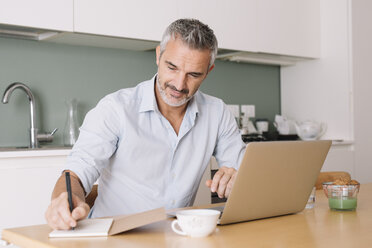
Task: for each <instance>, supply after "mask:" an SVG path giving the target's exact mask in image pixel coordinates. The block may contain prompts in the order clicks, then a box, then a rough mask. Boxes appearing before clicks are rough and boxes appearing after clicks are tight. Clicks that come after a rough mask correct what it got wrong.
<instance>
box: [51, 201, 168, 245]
mask: <svg viewBox="0 0 372 248" xmlns="http://www.w3.org/2000/svg"><path fill="white" fill-rule="evenodd" d="M165 219H166V215H165V209H164V208H157V209H153V210H150V211H146V212H141V213H136V214H129V215H120V216H114V217H112V218H100V219H85V220H81V221H79V222H78V224H77V226H76V227H75V230H54V231H52V232H50V233H49V237H50V238H67V237H98V236H111V235H115V234H118V233H122V232H125V231H128V230H131V229H134V228H136V227H140V226H144V225H147V224H151V223H154V222H157V221H161V220H165Z"/></svg>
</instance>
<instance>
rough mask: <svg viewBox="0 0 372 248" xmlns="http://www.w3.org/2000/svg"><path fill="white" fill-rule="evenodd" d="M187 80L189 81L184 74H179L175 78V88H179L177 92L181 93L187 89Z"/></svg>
mask: <svg viewBox="0 0 372 248" xmlns="http://www.w3.org/2000/svg"><path fill="white" fill-rule="evenodd" d="M186 80H187V77H186V75H185V74H183V73H178V74H177V77H176V78H175V80H174V83H173V84H174V86H175V87H176V88H177V90H179V91H181V90H183V89H185V86H186Z"/></svg>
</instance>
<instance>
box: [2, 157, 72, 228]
mask: <svg viewBox="0 0 372 248" xmlns="http://www.w3.org/2000/svg"><path fill="white" fill-rule="evenodd" d="M37 152H38V151H35V152H34V151H25V152H23V155H22V156H21V157H16V156H10V157H5V156H3V153H2V154H0V155H2V157H1V158H0V195H1V204H0V220H1V221H0V230H1V229H4V228H11V227H17V226H25V225H36V224H43V223H46V221H45V219H44V213H45V211H46V209H47V207H48V205H49V203H50V199H51V194H52V191H53V188H54V185H55V183H56V181H57V179H58V177H59V176H60V174H61V171H62V169H63V166H64V163H65V160H66V157H67V155H66V153H67V152H68V151H65V152H64V153H65V154H63V153H62V154H61V152H59V151H58V152H57V153H56V154H58V155H47V156H44V155H40V156H39V155H37V154H36V155H35V153H37ZM40 152H42V151H40ZM27 153H29V154H30V156H28V155H27Z"/></svg>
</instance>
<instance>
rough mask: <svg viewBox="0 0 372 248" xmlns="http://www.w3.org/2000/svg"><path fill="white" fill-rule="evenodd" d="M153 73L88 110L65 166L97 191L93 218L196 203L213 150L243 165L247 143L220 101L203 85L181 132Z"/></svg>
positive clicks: (221, 159) (224, 162)
mask: <svg viewBox="0 0 372 248" xmlns="http://www.w3.org/2000/svg"><path fill="white" fill-rule="evenodd" d="M154 79H155V77H154V78H152V79H151V80H149V81H145V82H142V83H140V84H138V85H137V86H136V87H134V88H129V89H122V90H119V91H117V92H115V93H113V94H110V95H107V96H106V97H104V98H103V99H102V100H101V101H100V102H99V103H98V104H97V106H96V107H95V108H94V109H92V110H91V111H90V112H89V113H88V114H87V115H86V117H85V120H84V123H83V125H82V127H81V128H80V136H79V138H78V140H77V142H76V144H75V145H74V147H73V149H72V152H71V154H70V155H69V157H68V158H67V164H66V168H65V169H69V170H71V171H73V172H75V173H76V174H77V175H78V176H79V178H80V180H81V182H82V184H83V186H84V189H85V192H87V193H89V192H90V191H91V188H92V185H93V184H94V182H95V181H96V180H97V179H98V178H99V187H98V197H97V199H96V202H95V205H94V207H93V209H92V211H91V217H103V216H113V215H121V214H131V213H136V212H142V211H146V210H150V209H154V208H158V207H165V208H167V209H170V208H178V207H185V206H190V205H192V203H193V201H194V199H195V195H196V191H197V189H198V186H199V183H200V181H201V178H202V175H203V173H204V171H205V169H206V167H207V165H208V163H209V160H210V158H211V156H212V155H214V156H215V157H216V160H217V162H218V164H219V165H220V166H227V167H234V168H236V169H238V167H239V165H240V162H241V160H242V158H243V153H244V148H245V144H244V143H243V141H242V139H241V136H240V134H239V131H238V127H237V124H236V122H235V119H234V117H233V116H232V114H231V113H230V111H229V110H228V109H227V107H226V105H225V104H224V103H223V101H222V100H220V99H217V98H215V97H212V96H209V95H206V94H203V93H201V92H200V91H198V92H197V93H196V94H195V95H194V97H193V98H192V99H191V100H190V102H189V104H188V107H187V110H186V113H185V116H184V118H183V120H182V124H181V127H180V130H179V134H178V135H177V134H176V133H175V131H174V129H173V127H172V126H171V124H170V123H169V121H168V120H167V119H166V118H164V116H163V115H162V114H161V113H160V111H159V109H158V106H157V102H156V98H155V93H154Z"/></svg>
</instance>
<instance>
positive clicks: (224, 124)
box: [213, 103, 246, 170]
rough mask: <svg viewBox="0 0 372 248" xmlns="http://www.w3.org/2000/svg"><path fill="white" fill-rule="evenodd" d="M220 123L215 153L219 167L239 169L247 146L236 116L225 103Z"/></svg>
mask: <svg viewBox="0 0 372 248" xmlns="http://www.w3.org/2000/svg"><path fill="white" fill-rule="evenodd" d="M219 123H220V125H219V128H218V138H217V144H216V147H215V149H214V153H213V155H214V156H215V158H216V160H217V163H218V166H219V167H221V166H226V167H233V168H235V169H236V170H238V169H239V166H240V163H241V161H242V159H243V156H244V151H245V147H246V146H245V144H244V142H243V141H242V138H241V135H240V133H239V129H238V125H237V123H236V121H235V118H234V116H233V115H232V113H231V112H230V111H229V110H228V108H227V106H226V104H224V103H222V111H221V120H220V122H219Z"/></svg>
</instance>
